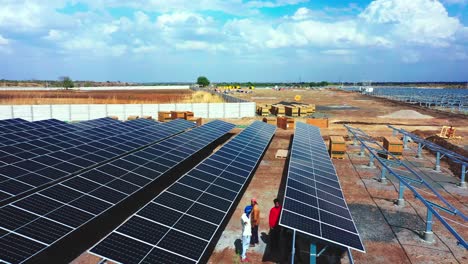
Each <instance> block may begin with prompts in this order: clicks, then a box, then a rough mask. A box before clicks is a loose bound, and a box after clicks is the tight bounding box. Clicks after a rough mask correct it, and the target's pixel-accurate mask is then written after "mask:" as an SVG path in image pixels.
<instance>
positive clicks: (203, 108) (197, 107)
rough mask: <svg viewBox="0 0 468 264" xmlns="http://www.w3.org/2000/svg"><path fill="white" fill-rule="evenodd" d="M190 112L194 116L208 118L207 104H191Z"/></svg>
mask: <svg viewBox="0 0 468 264" xmlns="http://www.w3.org/2000/svg"><path fill="white" fill-rule="evenodd" d="M192 112H193V114H194V115H195V116H198V117H203V118H208V117H209V116H208V104H202V103H200V104H193V111H192Z"/></svg>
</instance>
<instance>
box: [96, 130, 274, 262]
mask: <svg viewBox="0 0 468 264" xmlns="http://www.w3.org/2000/svg"><path fill="white" fill-rule="evenodd" d="M274 132H275V127H274V126H272V125H268V124H266V123H263V122H258V121H257V122H255V123H253V124H252V125H251V126H249V127H248V128H246V129H245V130H244V131H243V132H241V133H240V134H239V135H237V136H236V137H235V138H234V139H233V140H231V141H229V142H228V143H227V144H225V145H224V146H223V147H222V148H221V149H219V150H218V151H216V153H214V154H213V155H211V156H210V157H209V158H207V159H205V160H204V161H203V162H201V163H200V164H198V165H197V166H196V167H194V168H193V169H192V170H190V171H189V172H188V173H187V174H185V175H184V176H183V177H182V178H180V179H179V180H178V181H177V182H175V183H174V184H173V185H172V186H170V187H169V188H168V189H166V190H165V191H164V192H162V193H160V194H159V195H158V196H157V197H156V198H155V199H153V201H151V202H150V203H148V204H147V205H146V206H144V207H143V208H142V209H140V210H139V211H138V212H137V213H136V214H134V215H133V216H132V217H130V218H129V219H128V220H127V221H126V222H124V223H123V224H122V225H121V226H120V227H118V228H117V229H116V230H114V231H113V232H112V233H111V234H110V235H108V236H107V237H106V238H105V239H103V240H102V241H101V242H99V243H98V244H97V245H95V246H94V247H93V248H92V249H90V252H91V253H92V254H96V255H98V256H102V257H104V258H106V259H109V260H112V261H117V262H121V263H177V264H179V263H181V264H182V263H197V262H199V261H200V259H201V258H202V256H203V255H204V253H205V252H206V250H207V248H208V246H209V244H210V243H211V242H212V239H213V237H214V235H215V233H216V232H217V230H218V229H219V227H220V225H221V224H222V223H223V220H224V219H225V218H226V215H227V214H228V212H229V211H230V209H231V208H233V205H234V203H235V201H236V199H237V198H238V197H239V194H240V192H241V191H242V190H243V188H244V187H245V184H246V182H247V181H248V180H249V177H250V176H251V175H252V173H253V170H254V169H255V168H256V166H257V165H258V163H259V162H260V158H261V157H262V155H263V153H264V151H265V150H266V148H267V146H268V144H269V142H270V140H271V138H272V136H273V134H274Z"/></svg>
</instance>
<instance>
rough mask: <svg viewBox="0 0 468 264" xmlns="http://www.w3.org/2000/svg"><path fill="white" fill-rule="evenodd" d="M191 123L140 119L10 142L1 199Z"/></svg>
mask: <svg viewBox="0 0 468 264" xmlns="http://www.w3.org/2000/svg"><path fill="white" fill-rule="evenodd" d="M193 126H194V124H193V123H191V122H189V121H186V120H174V121H171V122H168V123H164V124H162V123H155V122H152V121H150V120H144V119H140V120H135V121H128V122H125V123H118V124H113V125H108V126H103V127H97V128H92V129H86V130H82V131H78V132H77V131H75V132H73V133H69V134H66V135H57V136H52V137H48V138H44V139H38V140H33V141H28V142H26V143H19V144H16V145H12V146H10V147H9V153H10V154H4V155H1V154H0V160H2V161H4V162H5V164H2V165H0V202H1V201H4V200H6V199H10V198H13V197H15V196H17V195H20V194H22V193H25V192H27V191H31V190H33V189H35V188H38V187H40V186H43V185H44V184H48V183H50V182H52V181H56V180H59V179H61V178H63V177H67V176H70V175H72V174H74V173H78V172H80V171H82V170H85V169H87V168H89V167H93V166H95V165H97V164H100V163H103V162H105V161H107V160H110V159H112V158H115V157H117V156H119V155H123V154H125V153H128V152H130V151H133V150H135V149H137V148H140V147H143V146H145V145H148V144H151V143H154V142H156V141H159V140H161V139H163V138H166V137H169V136H172V135H174V134H176V133H180V132H182V131H184V130H186V129H187V128H190V127H193ZM5 148H6V147H4V149H5ZM0 149H2V148H0ZM7 162H8V164H6V163H7Z"/></svg>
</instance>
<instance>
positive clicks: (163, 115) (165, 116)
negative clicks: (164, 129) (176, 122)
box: [158, 111, 172, 122]
mask: <svg viewBox="0 0 468 264" xmlns="http://www.w3.org/2000/svg"><path fill="white" fill-rule="evenodd" d="M171 120H172V117H171V112H166V111H159V112H158V121H159V122H169V121H171Z"/></svg>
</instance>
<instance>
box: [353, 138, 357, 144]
mask: <svg viewBox="0 0 468 264" xmlns="http://www.w3.org/2000/svg"><path fill="white" fill-rule="evenodd" d="M357 145H358V143H357V139H356V137H354V139H353V146H357Z"/></svg>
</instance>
